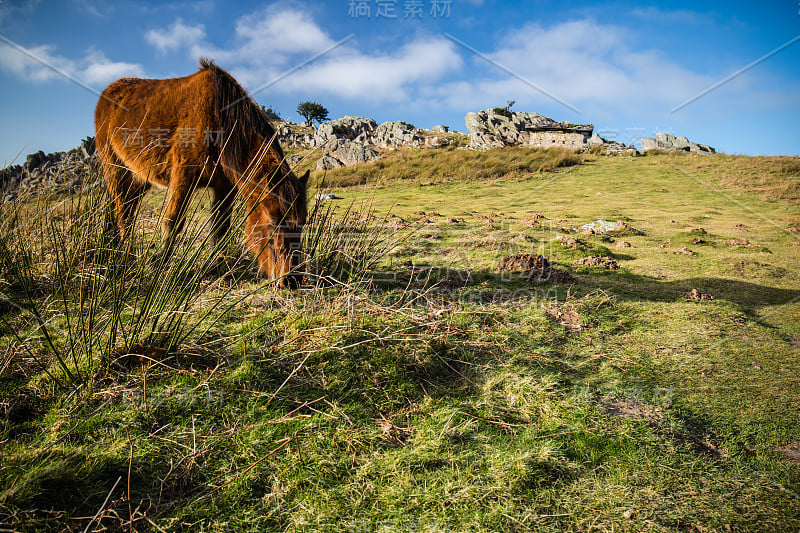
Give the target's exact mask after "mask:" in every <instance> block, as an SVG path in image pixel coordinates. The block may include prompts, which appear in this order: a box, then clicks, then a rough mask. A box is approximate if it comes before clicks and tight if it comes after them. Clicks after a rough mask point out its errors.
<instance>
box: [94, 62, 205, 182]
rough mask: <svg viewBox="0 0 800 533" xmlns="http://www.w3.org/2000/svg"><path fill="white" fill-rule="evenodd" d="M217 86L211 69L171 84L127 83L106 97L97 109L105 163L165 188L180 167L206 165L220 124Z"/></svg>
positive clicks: (120, 82) (156, 81) (113, 85)
mask: <svg viewBox="0 0 800 533" xmlns="http://www.w3.org/2000/svg"><path fill="white" fill-rule="evenodd" d="M214 101H215V98H214V83H213V80H211V79H209V75H208V73H207V71H206V70H201V71H198V72H196V73H194V74H192V75H190V76H186V77H183V78H171V79H164V80H161V79H141V78H122V79H119V80H117V81H115V82H113V83H111V84H110V85H109V86H108V87H106V89H105V90H104V91H103V92H102V94H101V96H100V100H99V101H98V103H97V107H96V109H95V130H96V142H97V147H98V153H99V156H100V158H101V160H103V159H106V160H111V161H108V162H109V163H113V164H120V163H121V164H122V165H124V166H125V167H127V168H129V169H130V170H132V171H133V172H134V173H136V174H138V175H139V176H140V178H142V179H145V180H147V181H151V182H153V183H157V184H161V185H166V184H167V183H168V181H169V172H168V171H169V169H170V168H171V167H172V165H174V164H176V162H178V161H181V162H183V164H190V165H193V166H197V165H202V164H203V163H204V162H205V161H206V160H207V159H208V157H209V156H210V155H211V154H210V153H209V148H210V147H211V146H210V143H209V142H208V136H209V134H210V132H214V131H215V130H217V129H218V125H217V124H216V123H215V122H216V119H217V116H216V115H217V114H216V113H215V111H214Z"/></svg>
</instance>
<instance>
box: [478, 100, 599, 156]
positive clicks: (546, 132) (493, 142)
mask: <svg viewBox="0 0 800 533" xmlns="http://www.w3.org/2000/svg"><path fill="white" fill-rule="evenodd" d="M464 122H465V123H466V125H467V130H469V135H470V148H474V149H475V148H494V147H499V146H509V145H521V146H547V147H549V146H563V147H567V148H583V147H586V146H587V145H588V141H589V138H590V137H591V135H592V130H593V129H594V126H593V125H591V124H572V123H571V122H556V121H555V120H553V119H550V118H547V117H545V116H542V115H540V114H538V113H522V112H514V113H511V117H508V116H505V115H503V114H500V113H495V112H494V110H492V109H487V110H485V111H480V112H478V113H472V112H470V113H467V115H466V116H465V117H464Z"/></svg>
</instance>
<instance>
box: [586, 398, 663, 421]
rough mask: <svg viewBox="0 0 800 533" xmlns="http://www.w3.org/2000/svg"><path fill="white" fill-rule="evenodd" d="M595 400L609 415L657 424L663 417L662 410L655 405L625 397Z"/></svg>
mask: <svg viewBox="0 0 800 533" xmlns="http://www.w3.org/2000/svg"><path fill="white" fill-rule="evenodd" d="M596 402H597V403H598V404H600V405H602V406H604V407H605V408H606V412H607V413H608V414H609V415H611V416H618V417H621V418H625V419H627V420H644V421H646V422H648V423H650V424H653V425H657V424H658V423H659V422H661V420H663V419H664V411H663V410H662V409H661V408H660V407H657V406H655V405H650V404H646V403H642V402H639V401H636V400H632V399H627V398H607V397H600V398H597V400H596Z"/></svg>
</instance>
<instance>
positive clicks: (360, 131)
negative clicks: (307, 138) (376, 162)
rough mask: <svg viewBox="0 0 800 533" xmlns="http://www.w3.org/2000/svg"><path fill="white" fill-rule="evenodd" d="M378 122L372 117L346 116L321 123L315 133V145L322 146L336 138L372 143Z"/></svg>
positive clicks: (313, 144)
mask: <svg viewBox="0 0 800 533" xmlns="http://www.w3.org/2000/svg"><path fill="white" fill-rule="evenodd" d="M376 129H378V123H377V122H375V121H374V120H372V119H371V118H365V117H351V116H346V117H343V118H339V119H336V120H331V121H330V122H323V123H322V124H320V126H319V129H317V133H316V134H315V135H314V141H313V143H312V146H313V147H315V148H316V147H317V146H322V145H323V144H325V143H326V142H330V141H332V140H334V139H339V140H348V141H354V142H358V143H361V144H364V145H366V144H371V143H370V138H371V137H372V134H373V133H374V132H375V130H376Z"/></svg>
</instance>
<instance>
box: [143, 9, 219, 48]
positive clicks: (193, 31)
mask: <svg viewBox="0 0 800 533" xmlns="http://www.w3.org/2000/svg"><path fill="white" fill-rule="evenodd" d="M205 36H206V28H205V26H204V25H202V24H198V25H196V26H187V25H186V24H184V23H183V20H182V19H180V18H178V19H176V20H175V22H173V23H172V26H170V27H169V28H166V29H163V30H156V29H153V30H150V31H148V32H147V33H146V34H145V36H144V38H145V40H146V41H147V42H148V43H150V44H152V45H153V46H155V47H156V48H158V50H159V51H161V52H162V53H165V52H168V51H170V50H176V49H178V48H181V47H184V46H190V45H194V44H196V43H198V42H200V41H202V40H203V39H205Z"/></svg>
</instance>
